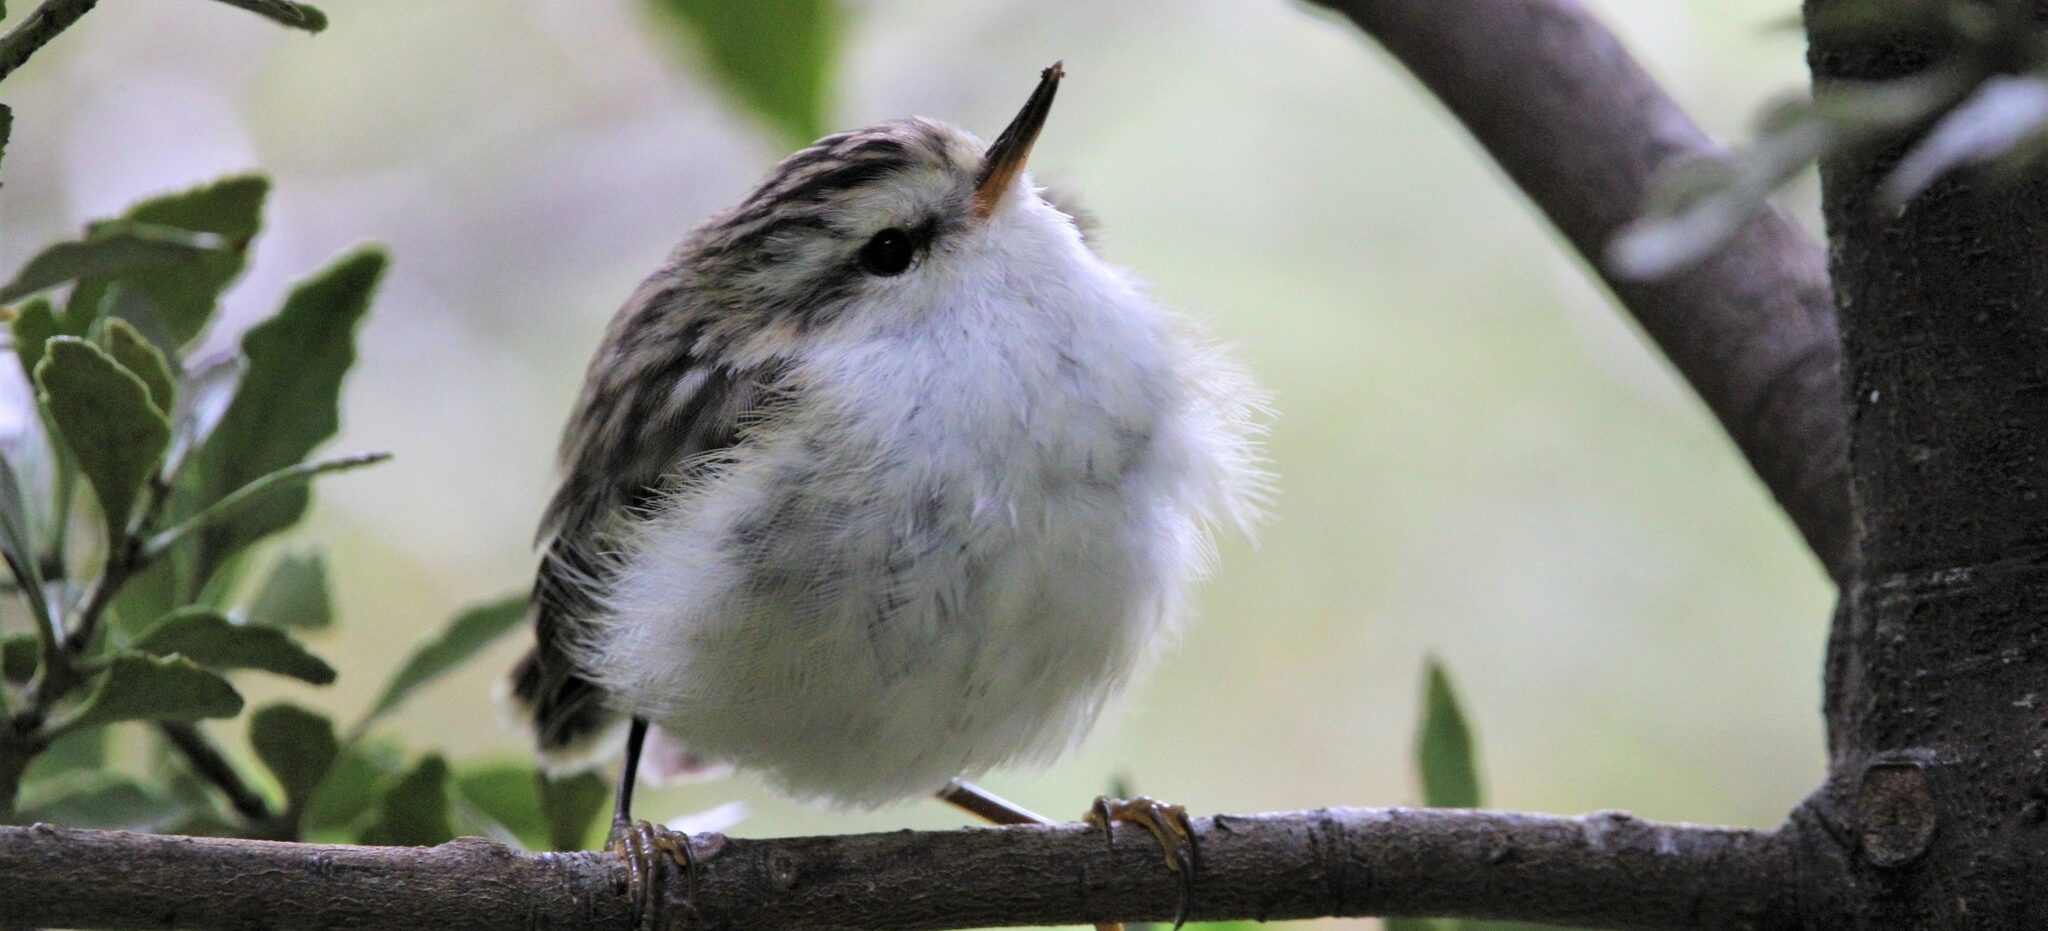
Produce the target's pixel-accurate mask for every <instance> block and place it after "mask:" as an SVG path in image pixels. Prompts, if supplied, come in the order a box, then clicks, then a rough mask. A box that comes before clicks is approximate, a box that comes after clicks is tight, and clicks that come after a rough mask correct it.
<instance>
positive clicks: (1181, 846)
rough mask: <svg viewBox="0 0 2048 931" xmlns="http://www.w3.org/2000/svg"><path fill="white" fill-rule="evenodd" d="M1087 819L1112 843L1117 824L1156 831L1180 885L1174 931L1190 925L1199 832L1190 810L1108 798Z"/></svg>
mask: <svg viewBox="0 0 2048 931" xmlns="http://www.w3.org/2000/svg"><path fill="white" fill-rule="evenodd" d="M1083 820H1085V821H1087V822H1088V823H1089V824H1092V825H1095V826H1096V827H1099V828H1101V829H1102V833H1103V836H1104V837H1106V838H1108V839H1109V841H1110V843H1112V844H1113V843H1116V831H1115V825H1116V823H1117V822H1119V821H1122V822H1126V823H1129V824H1136V825H1139V826H1142V827H1143V828H1144V829H1145V830H1147V831H1151V832H1152V837H1153V838H1154V839H1156V840H1157V841H1159V846H1160V849H1161V850H1162V851H1164V852H1165V854H1166V869H1167V870H1168V871H1169V872H1171V873H1173V875H1174V878H1175V879H1177V880H1178V881H1179V883H1180V900H1179V902H1178V903H1177V904H1176V905H1175V906H1174V910H1173V927H1174V931H1180V926H1181V925H1183V924H1186V923H1187V920H1188V902H1189V900H1191V899H1193V898H1194V894H1195V831H1194V826H1193V825H1192V824H1190V823H1189V822H1188V810H1187V809H1186V808H1182V807H1181V806H1179V805H1175V804H1173V803H1171V802H1162V801H1160V800H1158V799H1156V798H1148V797H1146V796H1142V795H1141V796H1138V797H1137V798H1134V799H1120V798H1110V797H1109V796H1106V795H1105V796H1103V797H1101V798H1098V799H1096V800H1095V807H1094V808H1091V809H1089V810H1088V814H1087V816H1086V817H1085V818H1083Z"/></svg>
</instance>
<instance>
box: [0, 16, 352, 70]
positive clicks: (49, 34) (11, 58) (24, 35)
mask: <svg viewBox="0 0 2048 931" xmlns="http://www.w3.org/2000/svg"><path fill="white" fill-rule="evenodd" d="M219 2H221V3H225V4H227V5H229V6H234V7H240V8H242V9H244V10H248V11H249V12H251V13H255V14H257V15H259V16H263V17H266V18H268V19H271V20H274V21H276V22H277V23H279V24H281V25H285V26H290V27H292V28H294V29H304V30H306V31H307V32H319V31H320V30H322V29H325V28H327V16H326V14H323V13H321V12H320V11H319V10H317V9H315V8H313V7H311V6H308V5H306V4H303V3H295V2H292V0H219ZM97 5H99V0H44V2H43V4H42V5H41V6H38V7H36V8H35V9H34V10H31V11H30V12H29V14H28V15H27V16H25V17H23V18H22V20H21V23H20V24H19V25H16V26H15V27H14V28H13V29H10V30H8V31H7V34H6V35H5V36H0V80H6V78H7V76H8V75H10V74H13V73H14V69H16V68H19V67H21V66H22V64H23V63H24V62H26V61H28V59H29V56H31V55H34V54H35V53H36V51H37V50H38V49H41V48H42V47H43V46H45V45H48V44H49V43H50V40H51V39H54V38H56V37H57V34H58V33H60V32H63V31H64V30H66V29H69V28H71V24H73V23H76V22H78V19H79V17H81V16H84V15H85V14H87V13H89V12H92V8H93V7H95V6H97ZM5 15H7V4H6V3H5V2H4V0H0V16H5Z"/></svg>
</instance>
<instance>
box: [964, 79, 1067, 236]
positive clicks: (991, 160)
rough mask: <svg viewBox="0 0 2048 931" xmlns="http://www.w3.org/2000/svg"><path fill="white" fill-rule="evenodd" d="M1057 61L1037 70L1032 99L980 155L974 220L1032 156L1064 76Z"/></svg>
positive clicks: (990, 206)
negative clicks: (1036, 80)
mask: <svg viewBox="0 0 2048 931" xmlns="http://www.w3.org/2000/svg"><path fill="white" fill-rule="evenodd" d="M1060 64H1061V63H1060V62H1053V63H1052V67H1050V68H1047V69H1045V70H1044V71H1041V72H1039V73H1038V88H1037V89H1036V90H1033V91H1032V92H1031V99H1030V100H1026V101H1024V109H1022V110H1019V111H1017V118H1016V119H1014V120H1011V121H1010V125H1009V126H1007V127H1005V128H1004V129H1003V134H1002V135H1000V136H997V137H996V141H995V142H993V143H991V144H990V145H989V147H988V153H987V154H986V155H983V156H982V157H981V175H980V176H979V177H977V178H975V179H974V206H973V209H972V212H973V214H974V218H975V219H977V220H986V219H988V217H989V214H991V213H994V212H995V210H996V205H997V204H999V203H1002V201H1003V194H1004V193H1006V192H1008V191H1009V190H1010V183H1011V182H1013V181H1015V180H1016V179H1017V176H1018V175H1019V174H1022V173H1023V172H1024V161H1025V160H1026V159H1028V158H1030V157H1031V144H1032V143H1034V142H1037V141H1038V131H1039V130H1041V129H1044V128H1045V117H1046V115H1047V114H1049V113H1051V112H1052V95H1053V93H1054V92H1055V91H1058V90H1059V89H1060V79H1061V78H1063V77H1066V76H1067V71H1066V69H1065V68H1062V67H1060Z"/></svg>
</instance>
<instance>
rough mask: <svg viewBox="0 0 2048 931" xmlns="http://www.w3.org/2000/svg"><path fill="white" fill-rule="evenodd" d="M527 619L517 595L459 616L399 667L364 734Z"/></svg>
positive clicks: (367, 718)
mask: <svg viewBox="0 0 2048 931" xmlns="http://www.w3.org/2000/svg"><path fill="white" fill-rule="evenodd" d="M525 618H526V596H524V595H514V596H510V597H506V598H503V599H500V600H498V601H494V602H491V603H489V604H485V605H480V606H477V607H474V608H471V609H469V610H467V611H464V612H463V613H461V614H459V615H457V616H456V618H455V620H454V622H452V623H450V624H449V625H448V629H446V630H444V631H442V632H441V634H440V636H437V637H435V638H434V639H432V640H429V641H427V642H426V643H424V644H421V645H420V647H419V649H417V650H415V651H413V654H412V657H411V658H409V659H407V660H406V661H405V665H404V666H401V667H399V670H398V674H397V675H394V676H392V677H391V682H390V683H389V684H387V685H385V686H384V694H382V695H380V696H378V697H377V703H376V704H375V705H372V706H371V707H370V713H369V714H368V715H365V716H364V718H363V722H362V723H361V724H359V725H357V726H356V730H357V731H358V732H361V731H363V730H366V729H368V728H369V726H370V724H371V723H372V722H374V721H376V720H377V719H379V718H382V717H383V716H385V715H386V714H389V713H391V711H392V709H394V708H397V707H398V706H399V705H400V704H401V703H403V702H404V701H405V700H406V699H407V698H409V697H411V696H412V693H414V692H416V691H418V690H419V689H420V688H421V687H422V686H425V685H426V684H427V683H429V682H432V681H433V680H435V679H437V678H439V677H440V676H442V675H443V674H445V673H447V672H448V671H449V670H451V669H454V668H455V667H457V666H460V665H462V664H463V662H464V661H466V660H468V659H469V658H470V657H472V656H475V655H476V654H477V653H478V652H479V651H481V650H482V649H483V648H484V647H487V646H490V644H491V642H492V641H494V640H496V639H498V638H499V637H502V636H504V635H505V634H507V633H509V632H510V631H511V630H512V629H513V628H515V627H518V626H519V622H520V621H522V620H525Z"/></svg>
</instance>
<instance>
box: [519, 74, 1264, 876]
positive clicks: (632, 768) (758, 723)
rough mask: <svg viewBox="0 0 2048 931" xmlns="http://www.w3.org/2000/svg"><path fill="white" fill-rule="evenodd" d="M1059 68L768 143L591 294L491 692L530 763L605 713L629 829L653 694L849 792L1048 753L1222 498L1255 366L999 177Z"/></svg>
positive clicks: (1158, 614) (674, 719)
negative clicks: (686, 226) (537, 540)
mask: <svg viewBox="0 0 2048 931" xmlns="http://www.w3.org/2000/svg"><path fill="white" fill-rule="evenodd" d="M1062 75H1063V71H1062V69H1061V66H1060V65H1057V64H1055V65H1053V66H1052V67H1051V68H1048V69H1046V70H1045V72H1044V74H1043V75H1042V76H1041V79H1040V82H1039V84H1038V87H1037V89H1036V90H1035V91H1034V92H1033V93H1032V95H1031V98H1030V100H1029V101H1028V102H1027V103H1026V104H1025V105H1024V108H1023V110H1022V111H1021V112H1020V113H1018V115H1017V117H1016V119H1015V120H1014V121H1013V122H1012V123H1011V124H1010V126H1009V127H1008V128H1007V129H1005V130H1004V131H1003V132H1002V134H1001V135H1000V136H998V137H997V138H996V140H995V142H994V143H992V144H990V145H988V146H986V147H984V146H982V145H981V144H980V143H979V142H978V141H977V140H976V139H975V138H974V137H973V136H971V135H969V134H968V133H966V132H964V131H962V130H959V129H955V128H953V127H951V126H948V125H945V124H942V123H938V122H934V121H931V120H926V119H921V118H909V119H900V120H891V121H888V122H884V123H879V124H876V125H874V126H870V127H867V128H865V129H858V130H854V131H851V132H844V133H838V134H835V135H831V136H826V137H825V138H823V139H820V140H819V141H818V142H817V143H816V144H814V145H812V146H810V147H809V148H806V149H803V150H802V151H799V152H797V153H795V154H793V155H791V156H789V157H788V158H785V159H783V160H782V162H781V163H780V164H779V165H777V166H776V167H775V169H774V172H773V173H772V174H771V175H770V176H769V178H768V179H767V181H766V182H764V183H763V184H761V186H760V187H759V188H757V189H756V190H754V192H753V193H752V194H750V195H748V196H747V198H746V199H745V200H744V201H742V202H741V203H740V204H739V205H738V206H737V207H735V208H733V209H731V210H729V211H727V212H725V213H723V214H720V215H718V216H716V217H713V218H712V219H711V220H709V221H707V222H706V223H705V224H704V225H703V226H701V227H700V228H698V229H697V231H696V232H694V233H693V234H691V236H690V237H689V238H688V239H687V240H685V241H684V242H683V244H682V245H681V246H680V247H678V248H677V249H676V251H675V252H674V254H673V255H672V256H671V257H670V258H669V260H668V262H667V263H666V264H665V265H663V266H662V268H661V269H660V270H659V271H656V272H655V273H654V274H653V275H652V276H650V277H649V278H648V279H647V280H646V282H645V283H643V284H642V285H641V286H640V288H639V289H638V290H637V291H635V292H634V294H633V295H632V297H631V298H630V299H629V300H628V301H627V302H626V304H625V306H624V307H623V308H622V309H621V310H620V311H619V313H618V315H617V317H615V318H614V319H613V320H612V323H611V326H610V329H609V330H608V331H607V333H606V335H605V338H604V343H603V346H602V347H601V348H600V349H599V350H598V352H597V356H596V358H595V359H594V360H593V361H592V363H591V365H590V370H589V373H588V376H587V378H586V380H585V382H584V386H583V391H582V395H581V397H580V399H579V400H578V401H577V404H576V410H575V414H574V415H573V417H572V418H571V420H570V422H569V425H568V429H567V432H566V435H565V437H564V439H563V443H562V459H563V465H564V469H565V473H566V474H565V476H564V478H563V481H562V484H561V487H560V490H559V491H557V492H556V494H555V497H554V499H553V501H552V503H551V504H550V505H549V506H548V509H547V513H546V517H545V518H544V520H543V524H542V537H543V541H544V543H545V547H546V555H545V558H544V560H543V562H542V564H541V567H540V570H539V577H538V580H537V581H536V583H535V585H534V591H533V607H534V613H535V616H536V627H535V632H536V635H537V642H536V644H535V646H534V649H533V651H532V653H530V654H529V655H528V656H527V657H526V658H525V659H524V660H523V661H521V663H520V664H519V666H518V667H517V669H516V670H515V671H514V674H513V679H512V682H511V692H512V694H513V696H514V697H515V698H516V699H517V701H518V702H519V703H520V707H521V708H522V709H523V711H524V713H525V715H526V719H527V720H528V721H529V722H530V723H531V726H532V728H533V730H534V733H535V737H536V740H537V742H538V745H539V748H540V752H541V754H542V756H543V758H544V759H545V760H547V761H548V762H550V763H551V764H553V765H558V766H569V767H574V766H582V765H589V764H590V763H591V762H594V761H595V760H596V759H599V758H601V757H602V756H604V755H606V754H609V753H612V752H615V751H616V749H617V747H618V737H619V735H620V734H621V733H623V735H624V737H625V740H626V745H625V759H626V766H625V770H624V772H623V774H622V777H621V780H620V789H619V804H618V809H617V812H618V814H617V821H618V824H617V826H616V827H615V832H614V844H615V846H617V847H619V848H620V849H622V850H624V851H626V852H627V853H629V854H631V855H632V856H633V857H637V858H640V859H646V858H650V857H652V856H653V852H654V851H656V850H659V851H665V852H667V853H669V854H671V855H678V856H680V855H683V854H687V853H688V847H687V841H686V840H682V841H678V840H677V839H676V838H674V837H670V836H666V835H664V834H663V833H662V832H661V831H659V830H658V829H653V828H649V827H647V826H646V825H645V824H644V823H640V824H638V825H635V824H633V823H632V822H631V821H630V811H629V809H630V805H631V792H632V785H633V779H634V775H635V772H636V771H637V769H638V760H639V755H640V750H641V743H642V741H643V739H644V738H645V736H646V733H647V729H648V726H649V725H650V724H652V725H653V726H655V727H657V728H659V729H660V730H662V731H663V732H665V734H666V735H667V736H668V737H670V738H672V739H673V740H675V741H677V742H678V743H679V744H680V745H681V746H683V747H686V748H687V749H688V752H689V754H690V757H691V758H692V759H698V760H706V761H717V762H721V763H728V764H732V765H735V766H740V767H746V768H750V769H753V770H757V771H759V772H761V773H763V774H765V775H766V777H767V778H768V779H769V780H770V781H772V782H773V783H775V784H776V785H778V786H780V787H781V788H783V789H785V790H787V791H788V792H790V793H792V794H794V795H797V796H800V797H805V798H814V799H822V800H828V801H831V802H835V803H840V804H850V805H873V804H879V803H882V802H887V801H890V800H894V799H899V798H904V797H907V796H911V795H914V794H919V793H928V792H932V791H934V790H936V789H938V788H939V787H940V786H941V785H944V784H945V783H947V781H948V780H949V779H951V778H953V777H956V776H962V775H969V776H971V775H975V774H979V773H981V772H983V771H986V770H988V769H989V768H991V767H994V766H996V765H998V764H1002V763H1006V762H1013V761H1044V760H1049V759H1050V758H1052V757H1053V756H1054V755H1056V754H1057V753H1059V752H1060V751H1061V750H1063V749H1065V748H1067V747H1068V746H1070V745H1071V744H1073V743H1074V742H1075V741H1077V740H1078V739H1079V738H1080V736H1081V735H1082V734H1083V733H1084V732H1085V730H1086V729H1087V727H1088V725H1089V724H1090V723H1091V722H1092V721H1093V720H1094V718H1095V717H1096V715H1097V713H1098V712H1099V711H1100V710H1101V709H1102V707H1103V704H1104V702H1105V701H1106V700H1107V699H1109V698H1110V697H1111V695H1112V694H1113V693H1114V692H1116V691H1117V690H1118V689H1119V688H1121V687H1122V686H1124V685H1125V684H1126V683H1127V682H1128V681H1129V680H1130V679H1131V677H1132V675H1133V674H1134V673H1135V672H1137V671H1138V670H1139V669H1141V668H1142V667H1144V666H1145V665H1146V664H1147V663H1148V661H1149V660H1150V659H1151V658H1152V657H1154V656H1155V655H1157V654H1158V653H1159V652H1160V650H1161V649H1162V647H1163V646H1164V645H1165V644H1166V642H1167V641H1169V640H1170V639H1171V637H1172V635H1173V633H1174V631H1175V629H1176V627H1177V625H1178V623H1179V621H1180V619H1181V616H1182V614H1183V613H1184V611H1185V608H1186V602H1187V598H1188V589H1189V586H1190V584H1191V583H1192V582H1193V581H1194V580H1195V579H1196V578H1197V577H1199V576H1200V575H1201V574H1202V573H1203V572H1204V570H1205V569H1206V567H1207V565H1208V563H1209V561H1210V559H1211V531H1212V530H1213V529H1214V528H1215V527H1217V526H1219V525H1222V526H1234V527H1240V528H1242V527H1248V526H1249V525H1250V524H1251V523H1252V522H1253V520H1254V518H1255V515H1256V511H1257V501H1258V498H1259V493H1260V490H1261V487H1262V477H1263V472H1262V471H1261V467H1260V456H1259V451H1258V448H1257V444H1256V442H1255V434H1256V432H1257V426H1256V418H1257V415H1258V414H1259V412H1260V411H1261V410H1262V395H1261V393H1260V392H1259V390H1258V389H1257V388H1256V386H1255V385H1254V384H1253V383H1252V382H1251V381H1250V380H1249V379H1248V378H1247V377H1246V376H1245V375H1244V374H1243V372H1242V371H1241V370H1240V369H1239V368H1238V367H1237V366H1235V365H1234V364H1232V363H1231V362H1230V361H1229V359H1228V358H1227V357H1226V356H1225V355H1224V354H1223V353H1222V352H1221V351H1219V350H1218V349H1217V348H1215V347H1214V346H1211V345H1209V344H1208V343H1207V342H1206V341H1205V340H1204V338H1203V337H1202V336H1201V335H1200V334H1198V333H1197V332H1196V331H1195V329H1194V328H1193V327H1192V326H1191V325H1190V324H1189V323H1188V322H1187V321H1185V320H1183V319H1181V318H1179V317H1177V316H1176V315H1174V314H1172V313H1170V312H1168V311H1166V310H1164V309H1162V308H1160V307H1159V306H1158V305H1156V304H1155V303H1153V301H1152V300H1151V299H1150V298H1148V297H1147V296H1146V295H1145V292H1144V289H1143V288H1142V286H1141V285H1140V284H1139V283H1138V282H1137V281H1135V280H1134V279H1133V278H1132V277H1131V276H1130V275H1129V274H1127V273H1125V272H1123V271H1122V270H1120V269H1118V268H1115V267H1113V266H1111V265H1109V264H1108V263H1106V262H1104V261H1103V260H1102V259H1101V258H1100V257H1098V256H1097V255H1096V254H1095V252H1094V251H1092V249H1091V248H1090V247H1089V246H1088V245H1087V244H1086V243H1084V242H1083V240H1082V237H1081V234H1080V231H1079V230H1077V229H1076V226H1075V224H1074V222H1073V220H1072V219H1071V218H1070V217H1069V216H1067V215H1066V214H1063V213H1061V212H1060V211H1059V210H1058V209H1056V208H1055V207H1054V206H1053V205H1052V204H1050V203H1048V202H1047V201H1046V200H1045V199H1044V198H1042V197H1041V196H1040V193H1039V191H1038V189H1037V188H1036V187H1035V186H1034V185H1033V184H1032V183H1031V181H1030V178H1029V176H1028V175H1026V174H1025V173H1024V166H1025V160H1026V158H1027V157H1028V156H1029V155H1030V153H1031V148H1032V144H1033V142H1034V141H1036V139H1037V138H1038V135H1039V131H1040V129H1041V128H1043V126H1044V125H1045V120H1046V115H1047V113H1048V112H1049V111H1050V109H1051V106H1052V101H1053V95H1054V92H1055V90H1056V89H1057V88H1058V86H1059V82H1060V78H1061V76H1062ZM1100 810H1101V811H1102V816H1103V817H1104V818H1105V820H1114V819H1136V820H1142V821H1147V822H1148V827H1150V828H1152V829H1153V830H1154V832H1155V834H1159V835H1160V836H1161V837H1162V840H1166V841H1172V840H1173V836H1174V835H1175V834H1178V833H1180V832H1179V830H1178V829H1179V828H1183V827H1184V826H1185V815H1184V814H1179V813H1177V811H1175V810H1174V809H1172V808H1171V807H1170V806H1159V805H1142V806H1130V805H1107V806H1104V807H1103V808H1102V809H1100ZM1176 862H1178V863H1182V864H1184V863H1186V862H1187V860H1186V856H1185V854H1184V853H1183V854H1182V855H1181V856H1180V857H1179V859H1178V860H1177V861H1173V860H1170V861H1169V865H1170V866H1172V865H1175V864H1176ZM645 869H646V866H645V865H644V864H642V865H641V866H639V867H636V870H645ZM1184 872H1185V871H1184ZM641 875H642V873H641V872H636V873H635V876H636V879H637V878H638V877H640V876H641Z"/></svg>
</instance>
